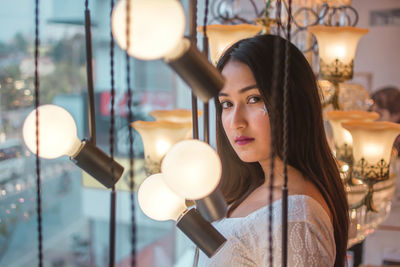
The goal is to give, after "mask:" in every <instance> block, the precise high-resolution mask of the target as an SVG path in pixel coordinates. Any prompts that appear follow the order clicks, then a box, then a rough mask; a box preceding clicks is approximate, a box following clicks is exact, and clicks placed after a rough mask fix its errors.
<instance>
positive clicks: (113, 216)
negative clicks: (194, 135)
mask: <svg viewBox="0 0 400 267" xmlns="http://www.w3.org/2000/svg"><path fill="white" fill-rule="evenodd" d="M113 8H114V1H113V0H111V11H110V77H111V92H110V93H111V112H110V113H111V114H110V115H111V118H110V119H111V125H110V140H109V142H110V157H111V158H110V166H111V175H112V176H113V177H114V166H113V164H112V162H113V161H114V124H115V108H114V103H115V86H114V38H113V36H112V30H111V15H112V11H113ZM116 202H117V199H116V192H115V185H113V186H112V188H111V193H110V229H109V234H110V237H109V238H110V250H109V253H110V255H109V266H110V267H113V266H114V263H115V239H116V238H115V232H116V206H117V203H116Z"/></svg>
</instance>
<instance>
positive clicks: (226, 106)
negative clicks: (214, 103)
mask: <svg viewBox="0 0 400 267" xmlns="http://www.w3.org/2000/svg"><path fill="white" fill-rule="evenodd" d="M231 106H232V103H231V102H229V101H222V102H221V107H222V108H223V109H227V108H229V107H231Z"/></svg>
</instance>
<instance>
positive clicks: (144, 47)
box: [111, 0, 185, 60]
mask: <svg viewBox="0 0 400 267" xmlns="http://www.w3.org/2000/svg"><path fill="white" fill-rule="evenodd" d="M126 1H127V0H120V1H118V3H117V4H116V5H115V7H114V9H113V12H112V20H111V27H112V33H113V36H114V38H115V40H116V42H117V44H118V45H119V46H120V47H121V48H122V49H123V50H126V46H127V44H126ZM129 1H130V2H131V5H130V45H129V51H128V54H129V55H131V56H133V57H135V58H138V59H142V60H152V59H159V58H162V57H164V56H166V55H168V54H169V53H170V52H171V51H173V50H174V49H175V47H177V46H178V44H179V42H180V41H181V39H182V38H183V34H184V31H185V13H184V10H183V7H182V5H181V4H180V3H179V1H177V0H129Z"/></svg>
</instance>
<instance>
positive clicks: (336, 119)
mask: <svg viewBox="0 0 400 267" xmlns="http://www.w3.org/2000/svg"><path fill="white" fill-rule="evenodd" d="M326 118H327V119H328V121H329V123H330V124H331V126H332V131H333V138H334V140H335V146H337V147H341V146H343V145H345V144H346V145H348V146H352V145H353V138H352V136H351V134H350V132H349V131H348V130H346V129H345V128H343V126H342V122H346V121H351V120H362V121H374V120H376V119H378V118H379V114H378V113H376V112H367V111H361V110H352V111H339V110H334V111H329V112H327V113H326Z"/></svg>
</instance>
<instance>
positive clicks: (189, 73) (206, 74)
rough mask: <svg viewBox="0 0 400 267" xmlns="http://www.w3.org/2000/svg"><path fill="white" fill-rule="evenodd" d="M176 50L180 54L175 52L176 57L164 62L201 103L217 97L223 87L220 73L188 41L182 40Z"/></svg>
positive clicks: (166, 59)
mask: <svg viewBox="0 0 400 267" xmlns="http://www.w3.org/2000/svg"><path fill="white" fill-rule="evenodd" d="M178 50H180V51H182V52H176V55H174V56H170V57H167V58H165V59H164V61H165V62H166V63H167V64H168V65H169V66H170V67H171V68H172V69H173V70H174V71H175V72H176V73H177V74H178V75H179V76H180V77H181V78H182V79H183V80H184V81H185V82H186V83H187V85H189V87H190V88H191V89H192V90H193V92H194V93H195V94H196V95H197V96H198V97H199V98H200V99H201V100H202V101H203V102H208V101H209V100H210V98H212V97H215V96H217V95H218V93H219V91H220V90H221V89H222V87H223V86H224V78H223V77H222V75H221V73H220V72H219V71H218V70H217V69H216V68H215V67H214V66H213V65H212V64H211V63H210V62H209V61H208V59H207V58H206V57H205V56H204V54H202V53H201V52H200V51H199V49H198V48H197V46H196V45H195V44H193V43H192V42H190V41H189V40H187V39H183V40H182V44H181V46H180V47H179V49H178Z"/></svg>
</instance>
